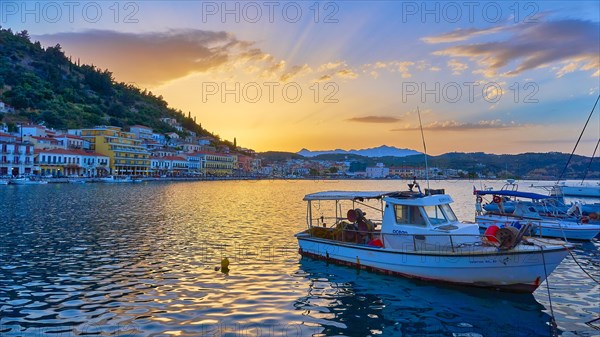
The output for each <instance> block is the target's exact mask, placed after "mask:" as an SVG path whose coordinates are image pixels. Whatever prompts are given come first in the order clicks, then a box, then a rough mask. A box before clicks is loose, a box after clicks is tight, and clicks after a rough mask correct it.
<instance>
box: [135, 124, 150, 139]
mask: <svg viewBox="0 0 600 337" xmlns="http://www.w3.org/2000/svg"><path fill="white" fill-rule="evenodd" d="M129 132H131V133H133V134H134V135H135V136H136V137H137V138H138V139H141V140H143V141H151V140H153V138H152V135H153V132H152V128H150V127H147V126H144V125H134V126H131V127H130V128H129Z"/></svg>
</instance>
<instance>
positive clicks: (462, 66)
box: [448, 59, 469, 75]
mask: <svg viewBox="0 0 600 337" xmlns="http://www.w3.org/2000/svg"><path fill="white" fill-rule="evenodd" d="M448 67H450V69H452V75H460V74H462V72H463V71H465V70H467V69H469V66H468V65H467V64H466V63H462V62H460V61H458V60H456V59H451V60H450V61H448Z"/></svg>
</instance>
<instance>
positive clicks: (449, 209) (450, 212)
mask: <svg viewBox="0 0 600 337" xmlns="http://www.w3.org/2000/svg"><path fill="white" fill-rule="evenodd" d="M441 207H442V210H443V211H444V213H446V218H448V221H449V222H456V221H458V218H457V217H456V214H454V211H453V210H452V207H450V205H448V204H443V205H442V206H441Z"/></svg>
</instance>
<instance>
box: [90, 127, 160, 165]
mask: <svg viewBox="0 0 600 337" xmlns="http://www.w3.org/2000/svg"><path fill="white" fill-rule="evenodd" d="M81 137H82V138H83V139H85V140H87V141H89V142H90V147H91V150H94V151H96V152H98V153H100V154H103V155H106V156H108V157H110V169H111V174H114V175H134V176H136V175H144V176H145V175H148V170H149V169H150V153H149V152H148V151H146V149H145V147H144V146H143V145H142V140H140V139H137V138H136V136H135V134H133V133H131V132H124V131H122V130H121V128H120V127H116V126H98V127H95V128H93V129H83V130H81Z"/></svg>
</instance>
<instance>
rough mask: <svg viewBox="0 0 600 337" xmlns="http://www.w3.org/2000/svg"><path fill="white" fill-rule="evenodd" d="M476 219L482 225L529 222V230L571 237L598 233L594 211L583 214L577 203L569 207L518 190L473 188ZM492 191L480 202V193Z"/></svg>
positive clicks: (599, 227) (599, 224)
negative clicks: (486, 200) (558, 205)
mask: <svg viewBox="0 0 600 337" xmlns="http://www.w3.org/2000/svg"><path fill="white" fill-rule="evenodd" d="M473 193H474V194H475V195H476V196H477V200H476V203H475V210H476V212H477V215H476V216H475V222H477V223H478V224H479V226H480V227H481V229H483V230H486V229H488V228H489V227H490V226H498V227H501V228H502V227H507V226H514V227H520V226H522V225H524V224H531V225H532V228H531V230H532V234H534V235H539V236H543V237H555V238H563V239H570V240H591V239H593V238H594V237H596V236H597V235H598V234H600V219H598V215H597V213H591V214H589V216H588V215H583V210H582V206H581V205H580V204H578V203H576V204H574V205H572V206H571V207H569V208H568V209H566V210H565V209H564V204H561V205H562V207H557V204H556V199H555V197H553V196H548V195H543V194H538V193H531V192H519V191H516V190H515V191H513V190H495V191H494V190H484V191H477V190H476V191H474V192H473ZM486 195H491V196H492V200H491V201H490V202H489V203H487V204H485V205H482V203H483V197H484V196H486Z"/></svg>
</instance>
